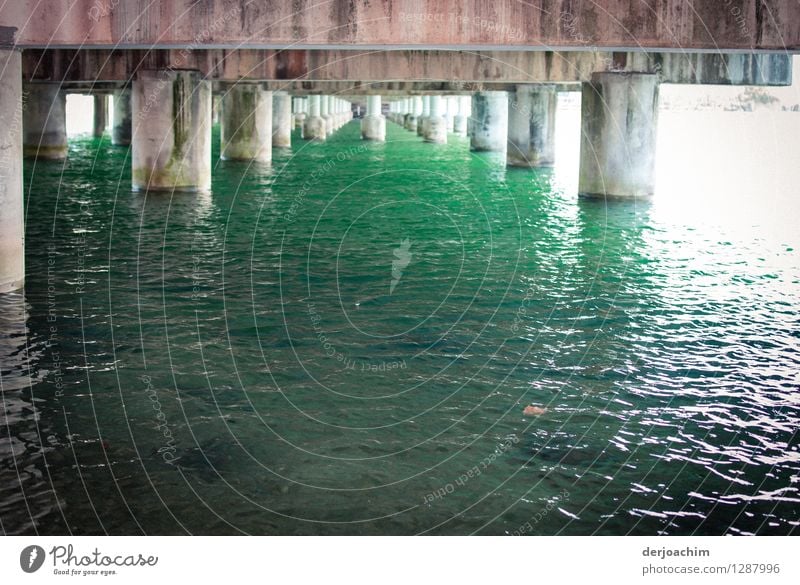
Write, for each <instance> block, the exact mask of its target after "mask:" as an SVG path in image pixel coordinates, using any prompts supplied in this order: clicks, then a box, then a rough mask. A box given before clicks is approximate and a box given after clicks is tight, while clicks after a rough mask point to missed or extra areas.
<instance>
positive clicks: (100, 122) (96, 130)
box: [92, 93, 108, 138]
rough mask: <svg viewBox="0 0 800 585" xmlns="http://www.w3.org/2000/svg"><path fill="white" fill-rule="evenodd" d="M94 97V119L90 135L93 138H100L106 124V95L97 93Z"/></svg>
mask: <svg viewBox="0 0 800 585" xmlns="http://www.w3.org/2000/svg"><path fill="white" fill-rule="evenodd" d="M93 97H94V120H93V126H92V135H93V136H94V137H95V138H100V137H101V136H102V135H103V134H104V133H105V131H106V125H107V124H108V105H107V104H108V96H107V95H106V94H104V93H101V94H97V95H95V96H93Z"/></svg>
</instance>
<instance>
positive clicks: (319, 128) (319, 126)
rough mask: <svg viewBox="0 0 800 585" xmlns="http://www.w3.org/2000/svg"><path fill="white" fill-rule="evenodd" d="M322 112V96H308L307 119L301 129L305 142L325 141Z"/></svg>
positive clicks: (325, 134) (325, 133)
mask: <svg viewBox="0 0 800 585" xmlns="http://www.w3.org/2000/svg"><path fill="white" fill-rule="evenodd" d="M321 112H322V96H320V95H310V96H308V117H307V118H306V123H305V126H304V127H303V138H305V139H306V140H325V138H327V132H326V126H325V120H324V118H323V117H322V116H321V115H320V113H321Z"/></svg>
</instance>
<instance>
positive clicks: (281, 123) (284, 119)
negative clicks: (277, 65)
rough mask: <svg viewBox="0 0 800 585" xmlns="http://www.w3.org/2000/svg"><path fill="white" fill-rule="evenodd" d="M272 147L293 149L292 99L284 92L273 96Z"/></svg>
mask: <svg viewBox="0 0 800 585" xmlns="http://www.w3.org/2000/svg"><path fill="white" fill-rule="evenodd" d="M272 146H273V147H275V148H291V147H292V98H291V97H289V94H288V93H286V92H283V91H276V92H275V93H274V94H273V95H272Z"/></svg>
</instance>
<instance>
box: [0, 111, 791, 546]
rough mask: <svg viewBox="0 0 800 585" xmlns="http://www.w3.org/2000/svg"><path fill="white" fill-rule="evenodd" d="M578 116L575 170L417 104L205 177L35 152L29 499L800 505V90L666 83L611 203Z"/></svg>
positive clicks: (217, 518) (637, 512)
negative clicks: (47, 157) (697, 91)
mask: <svg viewBox="0 0 800 585" xmlns="http://www.w3.org/2000/svg"><path fill="white" fill-rule="evenodd" d="M559 116H560V117H559V124H561V136H560V143H559V165H558V166H557V167H556V168H555V169H554V170H539V171H527V170H520V169H506V167H505V165H504V159H503V156H502V155H496V154H480V155H479V154H474V153H470V152H469V149H468V142H467V141H466V139H462V138H458V137H455V136H452V135H451V136H450V143H449V144H448V145H446V146H436V145H430V144H423V143H422V142H421V141H420V140H419V139H418V138H417V137H416V136H415V135H412V134H411V133H409V132H406V131H404V130H402V129H400V128H399V127H397V126H394V125H393V124H391V123H389V124H388V126H389V128H388V141H387V143H386V144H365V143H362V142H361V141H360V140H359V129H358V125H357V123H352V124H349V125H347V126H345V127H344V128H342V129H341V130H339V131H338V132H337V133H336V135H335V136H334V137H333V138H331V139H330V140H329V141H328V142H327V143H325V144H308V143H304V142H302V141H301V140H300V139H299V138H297V137H295V138H296V139H295V142H294V144H295V147H294V150H293V151H291V152H278V151H276V155H275V160H274V162H273V165H272V167H271V168H263V167H259V166H253V165H247V164H238V163H226V162H219V163H217V165H216V168H215V171H214V183H213V191H212V192H211V193H209V194H201V195H197V194H177V193H176V194H173V195H169V194H166V195H165V194H149V195H146V196H145V195H143V194H139V193H132V192H131V191H130V188H129V185H130V168H129V167H130V161H129V158H128V153H127V151H126V150H125V149H120V148H115V147H112V146H110V144H109V143H108V140H107V139H105V140H103V141H96V140H88V139H83V140H76V141H74V142H73V143H72V144H71V147H70V154H69V162H68V163H67V164H66V165H63V164H60V163H41V162H40V163H36V164H34V163H27V166H26V185H27V188H28V189H29V192H28V193H27V206H28V211H27V264H28V279H27V289H26V291H25V295H24V297H23V296H22V295H9V296H6V297H3V298H2V299H0V302H1V303H2V307H0V319H1V320H2V327H0V330H1V331H2V337H0V358H2V364H3V367H2V391H3V403H2V404H3V417H2V421H3V424H2V430H1V431H0V433H1V434H2V438H3V440H2V441H0V523H2V530H3V531H4V532H7V533H21V532H27V533H32V532H39V533H65V532H72V533H76V534H84V533H105V532H107V533H112V534H131V533H133V534H136V533H148V534H151V533H185V532H191V533H259V534H275V533H281V534H340V533H357V534H386V533H402V534H405V533H434V534H465V533H483V534H506V533H509V534H511V533H529V534H625V533H634V534H656V533H665V534H693V533H694V534H724V533H761V534H789V533H792V532H793V531H797V529H798V524H799V523H800V452H799V451H798V443H800V441H798V436H797V430H798V421H800V394H799V393H798V386H800V373H799V372H800V356H799V355H798V349H799V348H800V309H799V307H800V262H799V261H798V250H799V249H800V230H798V229H797V226H798V221H799V220H800V199H798V193H797V185H798V184H800V176H799V174H798V171H797V168H796V167H797V165H796V160H795V159H790V158H789V157H788V156H786V155H784V156H783V158H781V154H780V150H781V144H783V140H784V139H785V140H796V137H797V132H796V130H797V127H798V126H797V122H796V121H795V118H794V117H793V116H798V115H797V114H794V115H792V114H724V115H722V114H718V115H717V114H715V115H709V114H697V113H690V114H681V116H684V118H681V119H679V118H678V115H677V114H670V113H664V114H663V115H662V118H661V122H660V143H659V149H660V151H659V169H658V173H659V191H658V193H657V196H656V197H655V198H654V200H653V202H651V203H642V202H639V203H619V202H615V203H614V204H606V203H605V202H602V201H587V200H579V199H578V198H577V197H576V195H575V190H576V189H575V181H576V178H577V160H576V157H575V146H576V144H577V138H578V137H577V134H576V126H575V124H574V118H575V112H568V111H566V112H560V113H559ZM725 116H727V117H725ZM759 116H761V117H759ZM765 123H766V125H767V127H768V128H771V129H772V131H774V132H775V136H774V140H773V139H769V137H768V139H767V140H766V142H764V137H763V135H762V136H761V140H762V143H764V144H766V146H762V147H759V148H754V147H753V146H752V144H751V143H749V142H748V133H750V132H753V133H755V132H756V130H759V132H761V133H762V134H763V129H764V127H765ZM770 124H771V126H770ZM692 136H697V137H700V136H701V137H702V141H703V142H702V144H701V145H698V144H697V143H696V140H694V139H692ZM722 149H724V155H723V154H721V155H715V154H713V153H714V152H716V151H720V152H721V151H722ZM214 155H215V160H216V156H217V151H216V149H215V153H214ZM751 163H752V164H751ZM765 167H766V168H765ZM743 169H751V170H748V171H747V172H746V173H745V172H743ZM752 169H755V170H752ZM393 263H394V264H393ZM529 404H533V405H537V406H540V407H543V408H546V412H545V413H544V414H542V415H540V416H535V417H524V416H523V415H522V409H523V408H524V407H525V406H526V405H529Z"/></svg>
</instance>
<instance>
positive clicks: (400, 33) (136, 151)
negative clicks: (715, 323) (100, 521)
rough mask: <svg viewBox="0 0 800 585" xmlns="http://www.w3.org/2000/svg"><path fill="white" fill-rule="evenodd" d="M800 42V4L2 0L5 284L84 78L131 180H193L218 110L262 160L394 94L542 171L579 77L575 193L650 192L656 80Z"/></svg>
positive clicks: (205, 183)
mask: <svg viewBox="0 0 800 585" xmlns="http://www.w3.org/2000/svg"><path fill="white" fill-rule="evenodd" d="M798 51H800V2H797V1H794V0H792V1H789V0H724V1H721V0H693V1H692V2H690V1H689V0H605V1H604V2H602V3H598V2H596V1H594V0H530V1H524V0H496V1H495V0H491V1H490V0H436V1H435V2H433V1H431V2H422V1H421V0H394V1H392V0H325V1H322V2H319V1H317V0H272V1H270V2H260V1H255V0H160V1H158V2H154V1H153V0H48V1H47V2H42V1H41V0H16V1H14V2H4V3H2V6H0V150H2V153H3V156H2V157H0V175H1V176H3V177H4V181H2V182H0V292H2V291H5V290H11V289H14V288H18V287H19V286H22V283H24V238H23V236H24V221H23V220H24V205H23V181H22V168H23V166H22V162H21V160H22V157H23V156H30V157H36V158H39V159H51V160H52V159H56V160H63V159H64V158H65V157H67V156H68V148H67V135H66V119H65V118H66V114H65V112H66V108H65V103H66V94H67V93H70V92H84V93H90V94H94V95H95V100H94V103H95V135H96V136H102V134H103V132H104V130H105V128H106V125H105V120H106V107H107V105H106V102H107V99H106V96H105V95H104V94H107V93H111V92H113V94H114V100H113V131H112V132H111V140H112V143H113V144H114V145H118V146H120V147H126V148H127V147H130V149H131V157H130V160H131V164H132V173H131V174H132V188H133V189H134V190H164V191H171V190H174V189H181V190H195V191H196V190H206V189H208V188H209V187H210V185H211V173H212V168H213V165H212V161H211V146H210V144H211V136H212V133H211V127H212V125H213V124H214V123H215V122H214V119H215V115H216V117H217V118H218V119H219V123H220V140H221V145H220V146H221V148H220V152H221V156H222V158H224V159H228V160H247V161H251V162H258V163H266V164H268V163H269V162H270V160H271V157H272V149H273V147H274V148H287V147H290V146H291V139H292V136H293V134H292V132H291V130H292V127H295V128H298V129H300V135H301V137H302V138H303V139H306V140H325V139H327V137H328V136H330V135H331V134H332V133H334V132H335V131H336V130H337V129H338V128H340V127H341V126H342V125H344V124H346V123H347V122H349V121H350V120H351V119H352V117H353V115H354V114H360V113H363V112H364V108H363V105H365V104H366V106H367V107H366V116H365V117H364V119H363V120H362V123H361V135H362V138H363V139H365V140H377V141H381V140H385V135H386V131H385V124H386V118H385V117H384V113H385V111H386V108H385V104H384V103H383V102H382V99H383V98H388V100H386V101H389V102H391V103H390V104H389V120H391V121H392V122H395V123H397V124H399V125H402V126H403V127H404V128H406V129H408V130H410V131H412V132H415V133H416V134H418V135H419V136H421V137H422V138H423V139H424V140H425V141H426V142H429V143H437V144H441V143H444V142H446V141H447V139H448V134H450V133H453V134H458V135H462V136H464V135H469V137H470V148H472V149H473V150H476V151H481V150H493V151H503V152H506V162H507V164H508V165H511V166H527V167H539V166H550V165H552V164H553V162H554V136H555V132H554V129H555V124H556V106H557V102H558V92H559V91H581V118H582V130H581V164H580V177H579V191H580V194H582V195H586V196H599V197H627V198H637V197H647V196H649V195H650V194H652V192H653V189H654V169H655V164H654V161H655V146H656V129H657V125H658V124H657V122H658V99H659V97H658V96H659V87H660V86H661V85H662V84H714V85H753V86H786V85H791V83H792V55H793V53H796V52H798ZM214 94H217V95H216V96H215V95H214ZM759 95H761V94H759ZM360 96H368V97H366V98H364V97H360ZM762 97H763V95H762ZM767 97H768V96H767ZM352 102H358V103H357V104H356V103H352ZM295 136H296V134H295Z"/></svg>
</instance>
